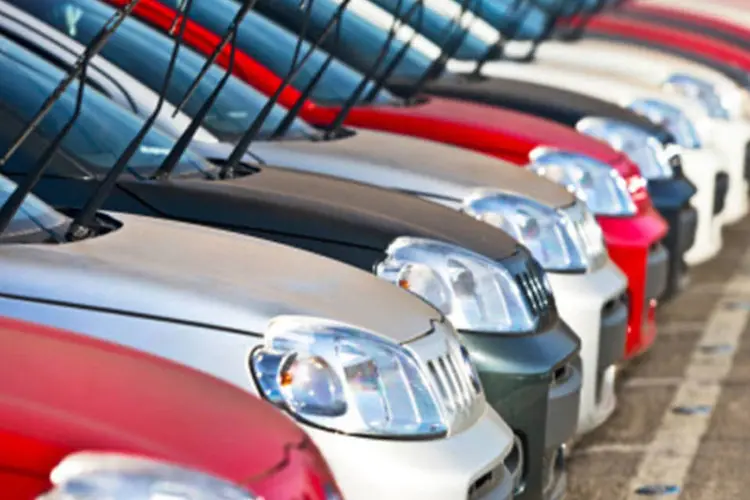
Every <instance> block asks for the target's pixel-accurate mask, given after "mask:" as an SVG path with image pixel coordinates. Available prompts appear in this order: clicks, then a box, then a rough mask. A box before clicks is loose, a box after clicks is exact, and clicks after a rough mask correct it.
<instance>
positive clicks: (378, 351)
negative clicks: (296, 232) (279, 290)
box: [250, 316, 447, 437]
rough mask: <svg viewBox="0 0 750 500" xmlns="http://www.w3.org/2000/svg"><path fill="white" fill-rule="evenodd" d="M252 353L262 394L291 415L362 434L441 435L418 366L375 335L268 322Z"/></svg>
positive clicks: (327, 325) (333, 325) (290, 320)
mask: <svg viewBox="0 0 750 500" xmlns="http://www.w3.org/2000/svg"><path fill="white" fill-rule="evenodd" d="M264 338H265V345H264V346H263V347H261V348H258V349H256V350H255V351H254V352H253V353H252V355H251V363H250V364H251V367H252V372H253V375H254V376H255V380H256V381H257V384H258V387H259V388H260V391H261V394H262V395H263V396H264V397H265V398H266V399H268V400H269V401H271V402H272V403H274V404H276V405H278V406H280V407H282V408H283V409H285V410H286V411H287V412H289V413H290V414H291V415H293V416H294V417H296V418H298V419H299V420H302V421H304V422H308V423H311V424H313V425H316V426H318V427H323V428H326V429H329V430H332V431H336V432H343V433H346V434H355V435H365V436H379V437H388V436H393V437H397V436H411V437H439V436H443V435H445V433H446V432H447V424H446V420H445V417H444V415H443V414H442V412H441V409H440V407H439V405H438V403H437V399H436V397H435V394H434V392H433V391H432V389H431V386H430V385H429V384H428V382H427V379H426V378H425V375H424V372H423V371H422V369H421V368H420V365H419V364H418V362H417V360H416V359H415V358H414V357H413V356H412V354H411V353H410V352H409V351H408V350H407V349H404V348H403V347H401V346H399V345H398V344H395V343H392V342H389V341H387V340H385V339H383V338H382V337H380V336H378V335H377V334H375V333H371V332H368V331H366V330H363V329H360V328H357V327H354V326H351V325H347V324H343V323H338V322H335V321H329V320H323V319H319V318H309V317H303V316H279V317H276V318H274V319H273V320H272V321H271V322H270V324H269V326H268V330H267V331H266V334H265V337H264Z"/></svg>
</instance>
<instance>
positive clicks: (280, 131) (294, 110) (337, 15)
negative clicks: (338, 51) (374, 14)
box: [271, 0, 401, 138]
mask: <svg viewBox="0 0 750 500" xmlns="http://www.w3.org/2000/svg"><path fill="white" fill-rule="evenodd" d="M314 1H315V0H311V1H310V2H309V3H308V6H310V7H312V4H313V2H314ZM399 1H401V0H399ZM350 2H351V0H343V1H342V2H341V3H340V4H339V6H338V8H337V9H336V10H335V11H334V14H333V15H332V16H331V18H330V19H329V20H328V22H327V23H326V25H325V27H324V30H323V32H322V33H321V36H319V37H318V39H317V40H316V45H317V46H321V45H322V44H323V42H324V41H325V40H326V39H327V38H328V36H330V30H331V29H335V30H336V31H335V34H334V37H335V40H336V44H338V43H339V41H340V40H341V23H340V22H339V21H340V20H341V17H342V16H343V15H344V11H345V10H346V9H347V7H348V6H349V3H350ZM306 31H307V30H306V24H303V28H302V29H301V30H300V33H299V39H298V40H299V41H298V43H297V46H300V45H301V43H302V40H303V38H304V36H305V33H306ZM335 60H336V58H335V57H334V55H333V53H329V54H328V56H327V57H326V59H325V61H323V64H321V65H320V68H318V70H317V71H316V72H315V74H314V75H313V76H312V78H310V81H309V82H308V83H307V85H306V86H305V88H303V89H301V90H300V95H299V97H298V98H297V100H296V101H294V104H293V105H292V106H291V107H290V108H289V110H288V111H287V113H286V115H285V116H284V118H283V119H282V120H281V122H280V123H279V125H278V127H276V130H274V132H273V134H271V137H272V138H278V137H282V136H283V135H284V134H286V132H287V130H289V127H291V126H292V123H294V120H295V118H297V116H298V115H299V113H300V111H301V110H302V107H303V106H304V105H305V102H307V100H308V99H309V98H310V94H312V91H313V90H314V89H315V88H316V87H317V86H318V83H320V80H321V78H323V75H324V74H325V72H326V71H328V68H329V67H330V66H331V63H332V62H333V61H335Z"/></svg>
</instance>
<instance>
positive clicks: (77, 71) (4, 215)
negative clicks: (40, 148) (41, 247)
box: [0, 0, 140, 234]
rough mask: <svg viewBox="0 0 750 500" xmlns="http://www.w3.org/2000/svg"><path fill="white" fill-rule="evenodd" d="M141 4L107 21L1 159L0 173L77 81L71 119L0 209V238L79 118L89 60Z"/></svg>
mask: <svg viewBox="0 0 750 500" xmlns="http://www.w3.org/2000/svg"><path fill="white" fill-rule="evenodd" d="M139 1H140V0H131V1H130V2H128V4H126V5H125V6H123V7H121V8H120V9H118V10H117V11H116V12H115V13H114V14H113V15H112V16H111V17H110V18H109V19H108V20H107V22H106V23H104V25H103V26H102V28H101V29H100V30H99V32H98V33H97V34H96V35H95V36H94V38H93V39H92V40H91V42H90V43H89V45H88V46H87V47H86V50H84V52H83V53H82V54H81V55H80V56H79V57H78V59H77V60H76V62H75V63H74V64H73V66H72V67H71V68H70V71H69V72H68V74H67V75H66V76H65V77H64V78H63V79H62V80H61V81H60V83H59V84H58V85H57V87H56V88H55V89H54V90H53V91H52V93H51V94H50V95H49V96H48V97H47V99H46V100H45V101H44V103H43V104H42V106H41V108H40V109H39V111H37V113H36V115H34V117H33V118H32V119H31V121H29V123H28V124H27V125H26V127H25V128H24V129H23V131H21V133H20V134H19V136H18V137H17V138H16V139H15V140H14V141H13V142H11V145H10V147H9V148H8V150H7V151H6V152H5V154H4V155H3V157H2V158H0V172H2V169H3V167H4V166H5V165H6V164H7V162H8V160H10V158H12V157H13V155H14V154H15V153H16V152H17V151H18V149H19V148H20V147H21V146H22V145H23V144H24V143H25V142H26V140H28V138H29V137H30V136H31V134H32V133H34V131H35V130H36V129H37V128H39V126H40V124H41V122H42V120H44V118H45V117H46V116H47V114H49V112H50V110H51V109H52V107H53V106H54V105H55V103H56V102H57V101H58V100H59V99H60V98H61V97H62V96H63V94H64V93H65V91H66V90H67V89H68V87H70V85H71V84H72V83H73V82H74V81H76V80H80V81H79V88H78V94H77V95H76V105H75V108H74V110H73V113H72V115H71V119H70V120H69V121H68V122H67V123H66V124H65V125H64V126H63V127H62V129H61V130H60V132H59V133H58V134H57V136H56V137H55V138H54V139H53V140H52V142H51V143H50V145H49V146H48V147H47V149H46V150H45V151H44V153H43V154H42V156H41V158H40V159H39V162H37V164H36V165H35V166H34V168H33V169H32V170H31V171H29V173H28V174H27V175H26V177H25V178H24V179H23V180H22V181H21V182H20V183H19V184H18V185H17V186H16V189H15V190H14V191H13V193H11V195H10V197H9V198H8V199H7V200H6V202H5V203H4V204H3V206H2V207H0V234H2V233H3V232H5V230H6V229H7V228H8V225H9V224H10V222H11V221H12V220H13V217H14V216H15V215H16V213H17V212H18V210H19V209H20V208H21V205H22V204H23V202H24V200H25V199H26V196H27V195H28V194H29V193H30V192H31V191H32V190H33V189H34V187H35V186H36V184H37V183H38V182H39V179H41V177H42V175H44V171H45V170H46V168H47V166H48V165H49V162H50V159H51V158H52V156H53V155H54V153H55V152H56V151H57V150H58V149H59V148H60V145H61V143H62V140H63V139H64V138H65V135H66V134H67V133H68V131H69V130H70V128H71V127H72V126H73V124H74V122H75V120H76V119H77V118H78V116H79V113H80V109H81V106H82V102H83V93H84V87H85V86H86V83H85V75H86V71H87V68H88V64H89V61H91V58H93V57H94V56H96V55H97V54H98V53H99V52H100V51H101V49H102V47H104V44H105V43H107V41H108V40H109V38H110V37H111V36H112V34H113V33H114V32H115V31H116V30H117V28H118V27H119V26H120V24H122V22H123V21H125V19H126V18H127V17H128V16H129V15H130V14H131V12H132V11H133V9H134V8H135V6H136V5H137V4H138V2H139Z"/></svg>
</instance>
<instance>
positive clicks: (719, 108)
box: [664, 73, 730, 120]
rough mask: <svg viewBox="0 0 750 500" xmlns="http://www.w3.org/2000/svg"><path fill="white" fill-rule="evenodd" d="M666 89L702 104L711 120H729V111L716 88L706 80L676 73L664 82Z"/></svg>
mask: <svg viewBox="0 0 750 500" xmlns="http://www.w3.org/2000/svg"><path fill="white" fill-rule="evenodd" d="M664 88H665V89H667V90H673V91H675V92H676V93H678V94H680V95H682V96H685V97H689V98H690V99H694V100H696V101H698V102H700V103H701V105H702V106H703V108H704V109H705V110H706V112H707V113H708V116H710V117H711V118H717V119H719V120H729V118H730V115H729V110H728V109H727V108H726V107H725V103H724V102H722V99H721V96H720V95H719V93H718V91H717V90H716V87H715V86H714V85H713V84H712V83H710V82H707V81H705V80H702V79H700V78H697V77H695V76H692V75H687V74H684V73H675V74H673V75H672V76H670V77H669V78H668V79H667V81H666V82H664Z"/></svg>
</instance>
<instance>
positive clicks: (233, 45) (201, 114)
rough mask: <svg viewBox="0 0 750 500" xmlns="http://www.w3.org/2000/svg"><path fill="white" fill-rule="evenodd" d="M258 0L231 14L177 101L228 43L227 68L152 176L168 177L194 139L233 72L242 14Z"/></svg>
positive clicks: (204, 72)
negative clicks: (225, 30)
mask: <svg viewBox="0 0 750 500" xmlns="http://www.w3.org/2000/svg"><path fill="white" fill-rule="evenodd" d="M256 3H258V0H249V1H248V2H247V3H244V4H243V5H242V6H241V7H240V9H239V10H238V11H237V14H236V15H235V16H234V19H233V20H232V23H231V24H230V25H229V29H228V30H227V32H226V33H225V34H224V37H223V39H222V40H221V43H219V44H218V45H217V46H216V48H215V49H214V51H213V53H212V54H211V56H210V57H209V58H208V59H207V60H206V63H205V64H204V66H203V67H202V68H201V70H200V71H199V72H198V75H197V76H196V77H195V79H194V80H193V82H192V83H191V84H190V87H189V88H188V90H187V91H186V92H185V96H184V97H183V98H182V100H181V101H180V105H179V107H182V106H183V105H184V104H185V102H186V101H187V100H188V99H189V98H190V95H192V93H193V92H194V91H195V89H196V88H197V87H198V84H199V83H200V81H201V80H202V79H203V77H204V76H205V74H206V73H207V72H208V70H209V68H210V67H211V65H212V64H213V63H214V61H215V60H216V58H217V57H218V55H219V54H220V53H221V51H222V50H224V47H226V45H227V43H229V47H230V51H229V63H228V64H227V67H226V71H224V75H223V76H222V77H221V80H219V82H218V83H217V84H216V87H214V89H213V91H212V92H211V94H210V95H209V96H208V97H207V98H206V100H205V101H203V104H202V105H201V107H200V109H199V110H198V112H197V113H196V114H195V115H194V116H193V119H192V120H191V121H190V124H189V125H188V126H187V128H186V129H185V131H184V132H183V133H182V134H181V135H180V137H179V139H177V142H175V144H174V146H173V147H172V149H171V150H170V151H169V154H168V155H167V157H166V158H165V159H164V161H163V162H162V164H161V166H160V167H159V169H158V170H157V171H156V172H154V175H153V176H152V178H153V179H167V178H169V176H170V175H171V174H172V172H173V171H174V169H175V167H176V166H177V164H178V163H179V161H180V158H181V157H182V155H183V153H184V152H185V150H186V149H187V148H188V147H189V146H190V143H191V142H192V141H193V138H194V137H195V134H196V132H197V131H198V129H199V128H200V126H201V124H202V123H203V120H205V118H206V115H208V113H209V112H210V111H211V108H213V106H214V103H215V102H216V99H217V98H218V97H219V94H220V93H221V91H222V89H223V88H224V86H225V85H226V83H227V82H228V81H229V78H230V77H231V76H232V72H233V70H234V63H235V55H236V52H237V32H238V31H239V27H240V24H241V23H242V20H243V19H245V16H246V15H247V13H248V12H250V10H251V9H252V8H253V7H255V4H256ZM230 174H231V172H225V171H223V170H222V171H221V173H220V176H221V177H226V176H227V175H230Z"/></svg>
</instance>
